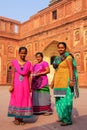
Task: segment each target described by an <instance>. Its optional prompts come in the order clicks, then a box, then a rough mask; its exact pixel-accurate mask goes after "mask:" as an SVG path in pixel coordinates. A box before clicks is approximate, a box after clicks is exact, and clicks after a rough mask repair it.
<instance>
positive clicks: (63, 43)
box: [57, 42, 66, 49]
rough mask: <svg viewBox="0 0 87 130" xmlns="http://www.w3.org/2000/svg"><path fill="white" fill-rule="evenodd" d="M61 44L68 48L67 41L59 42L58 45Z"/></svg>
mask: <svg viewBox="0 0 87 130" xmlns="http://www.w3.org/2000/svg"><path fill="white" fill-rule="evenodd" d="M60 44H62V45H64V47H65V49H66V43H65V42H58V44H57V46H59V45H60Z"/></svg>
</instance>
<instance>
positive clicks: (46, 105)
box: [32, 52, 52, 115]
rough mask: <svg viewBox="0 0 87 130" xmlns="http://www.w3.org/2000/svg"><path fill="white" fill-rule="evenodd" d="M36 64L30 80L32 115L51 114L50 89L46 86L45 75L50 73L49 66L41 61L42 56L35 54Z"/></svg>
mask: <svg viewBox="0 0 87 130" xmlns="http://www.w3.org/2000/svg"><path fill="white" fill-rule="evenodd" d="M35 57H36V60H37V63H36V64H35V65H34V66H33V73H34V74H33V78H32V104H33V112H34V114H39V113H44V114H45V115H50V114H52V109H51V100H50V89H49V85H48V77H47V74H48V73H49V72H50V68H49V65H48V63H47V62H46V61H43V54H42V53H41V52H37V53H36V55H35Z"/></svg>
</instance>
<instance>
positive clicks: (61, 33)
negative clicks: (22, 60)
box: [0, 0, 87, 86]
mask: <svg viewBox="0 0 87 130" xmlns="http://www.w3.org/2000/svg"><path fill="white" fill-rule="evenodd" d="M54 10H56V11H57V19H53V18H52V12H53V11H54ZM58 41H65V42H66V43H67V44H68V47H69V49H70V50H71V52H72V53H73V54H74V56H75V58H76V60H77V68H78V72H79V83H80V86H87V80H86V75H87V0H84V1H83V0H68V1H67V0H62V1H61V2H59V3H56V4H54V5H52V6H49V7H47V8H45V9H43V10H41V11H39V12H38V13H37V14H35V15H33V16H32V17H30V19H29V20H28V21H26V22H24V23H22V24H21V23H20V22H18V21H14V20H11V19H7V18H3V17H0V50H1V51H0V61H1V64H0V65H1V68H0V84H6V83H7V69H8V67H9V65H10V61H11V60H12V59H13V58H16V57H17V56H18V55H17V50H18V48H19V46H23V45H25V46H26V47H27V48H28V51H29V53H28V56H27V59H29V60H30V61H32V62H34V60H35V59H34V54H35V53H36V52H37V51H42V52H43V53H44V54H45V55H48V57H49V58H50V56H52V55H53V54H54V53H55V50H52V51H51V50H50V46H51V45H53V44H54V43H57V42H58ZM47 53H48V54H47Z"/></svg>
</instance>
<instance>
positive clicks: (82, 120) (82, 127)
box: [24, 115, 87, 130]
mask: <svg viewBox="0 0 87 130" xmlns="http://www.w3.org/2000/svg"><path fill="white" fill-rule="evenodd" d="M60 124H61V123H59V122H53V123H49V124H46V125H41V126H36V127H32V128H28V129H24V130H87V115H84V116H80V117H79V116H78V117H74V118H73V124H72V125H68V126H61V125H60Z"/></svg>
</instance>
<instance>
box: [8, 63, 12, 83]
mask: <svg viewBox="0 0 87 130" xmlns="http://www.w3.org/2000/svg"><path fill="white" fill-rule="evenodd" d="M11 80H12V66H11V64H10V63H9V64H8V65H7V84H10V83H11Z"/></svg>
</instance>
